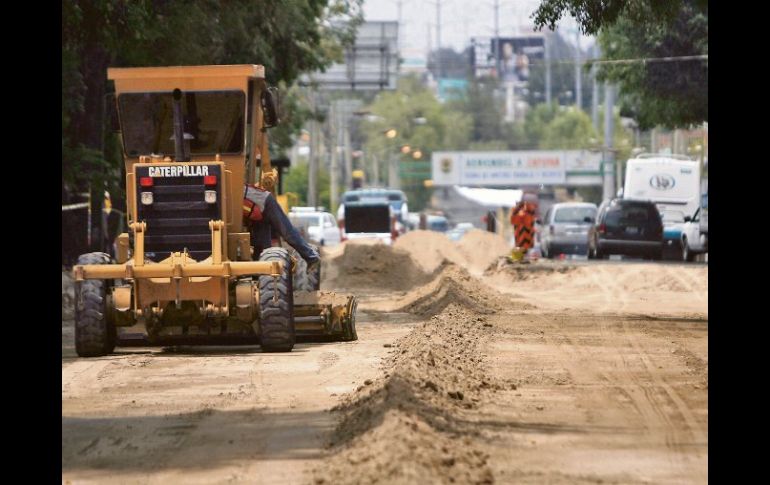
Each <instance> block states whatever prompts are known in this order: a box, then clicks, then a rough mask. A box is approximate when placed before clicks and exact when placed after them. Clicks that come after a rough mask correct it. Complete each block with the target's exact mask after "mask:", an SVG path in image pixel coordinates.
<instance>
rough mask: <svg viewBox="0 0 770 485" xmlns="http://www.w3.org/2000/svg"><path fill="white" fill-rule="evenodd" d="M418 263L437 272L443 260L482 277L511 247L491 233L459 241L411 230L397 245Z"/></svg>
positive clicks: (474, 232) (477, 232)
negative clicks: (483, 272) (482, 273)
mask: <svg viewBox="0 0 770 485" xmlns="http://www.w3.org/2000/svg"><path fill="white" fill-rule="evenodd" d="M394 247H395V248H397V249H403V250H405V251H407V252H409V254H410V255H411V256H412V258H413V259H414V260H415V261H417V262H418V263H419V264H420V266H421V267H422V268H423V270H424V271H427V272H432V271H435V270H436V269H437V268H438V266H439V265H440V264H441V262H442V261H443V260H445V259H446V260H448V261H450V262H452V263H455V264H457V265H459V266H462V267H464V268H466V269H467V270H468V271H470V272H471V273H474V274H481V272H482V271H484V270H485V269H486V268H487V267H488V266H489V265H490V264H491V263H492V262H493V261H494V260H495V259H497V258H498V257H499V256H503V255H506V254H508V252H509V251H510V247H509V246H508V243H507V242H506V241H505V239H503V238H502V237H500V236H498V235H497V234H492V233H490V232H486V231H481V230H478V229H473V230H471V231H469V232H467V233H465V235H464V236H463V237H462V238H461V239H460V240H459V241H458V242H453V241H451V240H450V239H449V238H448V237H446V235H444V234H442V233H439V232H434V231H419V230H418V231H410V232H408V233H406V234H405V235H403V236H401V237H399V238H398V239H397V240H396V242H395V243H394Z"/></svg>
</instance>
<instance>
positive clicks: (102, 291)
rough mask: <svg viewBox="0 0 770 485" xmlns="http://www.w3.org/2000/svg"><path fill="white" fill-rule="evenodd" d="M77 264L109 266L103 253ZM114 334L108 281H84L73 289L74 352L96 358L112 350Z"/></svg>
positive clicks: (87, 257)
mask: <svg viewBox="0 0 770 485" xmlns="http://www.w3.org/2000/svg"><path fill="white" fill-rule="evenodd" d="M77 264H110V256H109V255H108V254H106V253H88V254H83V255H81V256H80V257H79V258H78V262H77ZM116 337H117V334H116V331H115V325H114V323H113V322H111V321H110V319H109V315H108V313H107V281H106V280H84V281H82V282H80V283H78V284H76V286H75V352H77V354H78V355H79V356H80V357H99V356H102V355H107V354H109V353H110V352H112V351H113V350H115V340H116Z"/></svg>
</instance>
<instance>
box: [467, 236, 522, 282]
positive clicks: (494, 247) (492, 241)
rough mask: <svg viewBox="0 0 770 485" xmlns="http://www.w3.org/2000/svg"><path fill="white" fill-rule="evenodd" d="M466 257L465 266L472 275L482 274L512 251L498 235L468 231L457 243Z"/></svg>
mask: <svg viewBox="0 0 770 485" xmlns="http://www.w3.org/2000/svg"><path fill="white" fill-rule="evenodd" d="M457 245H458V249H459V250H460V253H461V254H462V255H463V256H464V257H465V265H466V267H467V268H468V270H469V271H470V272H471V273H478V274H481V272H483V271H484V270H485V269H487V268H488V267H489V265H490V264H492V262H493V261H495V260H496V259H497V258H499V257H500V256H505V255H507V254H508V253H510V251H511V247H510V245H509V244H508V243H507V242H506V241H505V239H503V238H502V237H501V236H499V235H497V234H493V233H491V232H487V231H482V230H480V229H474V230H472V231H468V232H466V233H465V235H464V236H463V237H462V239H460V240H459V241H458V243H457Z"/></svg>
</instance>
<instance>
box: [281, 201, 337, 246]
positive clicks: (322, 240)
mask: <svg viewBox="0 0 770 485" xmlns="http://www.w3.org/2000/svg"><path fill="white" fill-rule="evenodd" d="M289 220H291V222H292V224H294V226H295V227H296V228H297V229H298V230H299V231H300V233H304V235H305V236H306V237H307V239H309V240H310V242H312V243H314V244H317V245H319V246H336V245H337V244H339V243H340V242H341V241H342V235H341V234H340V228H339V227H337V222H336V221H335V220H334V216H333V215H332V214H331V213H330V212H324V211H320V210H318V209H317V208H315V207H292V208H291V211H289Z"/></svg>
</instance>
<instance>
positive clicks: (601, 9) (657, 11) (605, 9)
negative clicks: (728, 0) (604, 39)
mask: <svg viewBox="0 0 770 485" xmlns="http://www.w3.org/2000/svg"><path fill="white" fill-rule="evenodd" d="M686 2H687V0H542V1H541V2H540V6H539V7H538V8H537V10H535V12H534V13H533V14H532V17H533V18H534V21H535V27H536V28H537V29H542V28H543V27H548V28H550V29H551V30H554V29H555V28H556V24H557V23H558V22H559V20H560V19H561V18H562V17H563V16H565V15H570V16H572V17H574V18H575V19H577V21H578V23H579V24H580V27H581V30H582V31H583V33H585V34H591V35H592V34H596V33H597V32H599V30H600V29H601V28H604V27H608V26H610V25H612V24H614V23H615V22H617V21H618V19H619V18H620V17H625V18H627V19H629V20H631V21H632V22H634V23H636V24H639V23H646V22H649V23H665V22H669V21H671V20H672V19H673V18H675V17H676V16H677V14H678V12H679V11H680V10H681V8H682V4H684V3H686ZM691 3H692V4H693V5H694V6H695V7H696V8H697V9H698V10H699V11H701V12H707V11H708V0H695V1H693V2H691Z"/></svg>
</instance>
